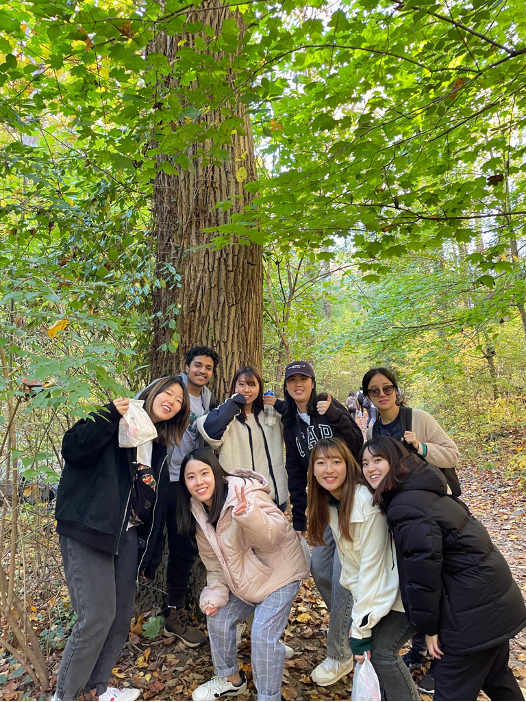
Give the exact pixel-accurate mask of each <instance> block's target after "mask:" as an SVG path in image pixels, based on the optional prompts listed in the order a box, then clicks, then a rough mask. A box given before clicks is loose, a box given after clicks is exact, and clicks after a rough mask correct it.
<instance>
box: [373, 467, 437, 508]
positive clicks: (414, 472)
mask: <svg viewBox="0 0 526 702" xmlns="http://www.w3.org/2000/svg"><path fill="white" fill-rule="evenodd" d="M402 463H403V465H404V466H405V467H406V468H407V469H408V470H409V473H408V474H407V476H406V478H405V480H404V482H403V483H401V484H400V486H399V487H398V488H397V489H396V490H390V491H388V492H384V493H383V495H382V498H383V503H384V506H385V507H386V508H387V507H388V506H389V505H390V504H391V502H392V500H393V498H394V496H395V495H397V494H398V493H401V492H411V491H412V490H424V491H426V492H434V493H435V494H436V495H447V480H446V479H445V477H444V474H443V473H442V471H441V470H440V468H437V467H436V466H434V465H432V464H431V463H427V461H423V460H422V459H421V458H420V457H419V456H417V455H416V454H415V453H411V454H409V456H408V457H407V458H406V459H405V460H404V461H402Z"/></svg>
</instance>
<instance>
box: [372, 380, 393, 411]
mask: <svg viewBox="0 0 526 702" xmlns="http://www.w3.org/2000/svg"><path fill="white" fill-rule="evenodd" d="M392 384H393V383H392V382H391V381H390V380H389V378H386V377H385V375H382V373H377V374H376V375H373V377H372V378H371V382H370V383H369V387H368V388H367V393H368V394H369V393H370V391H371V390H373V389H374V388H378V389H379V390H380V395H379V397H371V395H370V394H369V399H370V400H371V402H372V403H373V405H374V406H375V407H376V409H377V410H379V411H380V412H385V411H388V410H390V409H391V408H392V407H394V406H395V405H396V388H395V390H394V391H393V392H392V393H391V395H386V394H385V392H384V391H383V388H384V386H385V387H386V386H388V385H392Z"/></svg>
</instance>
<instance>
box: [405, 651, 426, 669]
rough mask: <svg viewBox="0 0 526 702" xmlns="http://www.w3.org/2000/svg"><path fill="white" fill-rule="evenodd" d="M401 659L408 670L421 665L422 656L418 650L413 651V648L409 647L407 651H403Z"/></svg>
mask: <svg viewBox="0 0 526 702" xmlns="http://www.w3.org/2000/svg"><path fill="white" fill-rule="evenodd" d="M402 660H403V661H404V663H405V664H406V666H407V667H408V668H409V670H413V669H414V668H421V667H422V656H421V655H420V654H419V653H418V651H415V650H414V649H411V650H410V651H408V652H407V653H404V655H403V656H402Z"/></svg>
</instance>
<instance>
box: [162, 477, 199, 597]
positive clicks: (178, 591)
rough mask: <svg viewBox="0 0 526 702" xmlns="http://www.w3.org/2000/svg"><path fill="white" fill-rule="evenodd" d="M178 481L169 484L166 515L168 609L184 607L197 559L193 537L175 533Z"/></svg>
mask: <svg viewBox="0 0 526 702" xmlns="http://www.w3.org/2000/svg"><path fill="white" fill-rule="evenodd" d="M178 492H179V481H174V482H171V483H170V488H169V492H168V514H167V517H166V529H167V531H168V547H169V552H170V555H169V557H168V567H167V568H166V589H167V591H168V607H177V608H178V609H179V608H182V607H184V602H185V599H186V591H187V590H188V583H189V582H190V575H191V573H192V567H193V565H194V562H195V559H196V557H197V553H198V550H197V541H196V540H195V537H193V536H181V535H180V534H179V533H178V531H177V520H176V516H175V511H176V508H177V494H178Z"/></svg>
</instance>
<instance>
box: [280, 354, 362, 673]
mask: <svg viewBox="0 0 526 702" xmlns="http://www.w3.org/2000/svg"><path fill="white" fill-rule="evenodd" d="M283 390H284V397H285V399H284V400H280V401H278V402H276V405H275V407H276V410H277V411H278V412H279V413H280V414H281V415H282V417H283V425H284V428H283V438H284V441H285V449H286V468H287V475H288V481H289V492H290V501H291V503H292V522H293V526H294V529H295V530H296V532H297V534H298V536H300V538H301V537H302V536H303V535H304V532H305V530H306V525H307V518H306V514H305V512H306V509H307V469H308V466H309V458H310V452H311V448H312V447H313V446H314V444H316V443H317V442H318V441H319V440H320V439H325V438H328V437H331V436H336V437H338V438H340V439H342V440H343V441H344V442H345V443H346V444H347V446H348V447H349V449H350V450H351V452H352V454H353V456H354V457H355V458H357V457H358V455H359V453H360V448H361V446H362V444H363V435H362V432H361V429H360V428H359V426H358V425H357V424H356V422H355V421H354V419H353V418H352V417H351V415H350V414H349V412H348V411H347V410H346V409H345V407H344V406H343V405H341V404H340V403H339V402H338V401H337V400H334V399H333V398H332V396H331V394H330V393H329V394H327V393H322V394H321V395H317V394H316V379H315V377H314V371H313V370H312V366H311V365H310V364H309V363H307V362H305V361H294V362H293V363H289V365H288V366H287V367H286V368H285V383H284V387H283ZM324 541H325V544H326V545H325V546H317V547H315V548H313V550H312V563H311V571H312V575H313V577H314V581H315V582H316V586H317V587H318V590H319V591H320V594H321V596H322V597H323V599H324V601H325V604H326V605H327V608H328V609H329V611H330V612H331V620H330V624H329V630H328V632H327V658H326V659H325V660H324V661H323V662H322V663H320V665H318V666H317V667H316V668H315V670H313V671H312V674H311V677H312V679H313V680H314V682H316V683H317V684H318V685H322V686H327V685H332V684H333V683H335V682H337V681H338V680H340V678H342V677H343V676H344V675H347V674H348V673H350V672H351V670H352V668H353V657H352V653H351V649H350V646H349V628H350V622H351V612H352V595H351V593H350V591H349V590H347V589H346V588H344V587H343V586H342V585H340V571H341V565H340V561H339V558H338V552H337V549H336V544H335V542H334V538H333V536H332V532H331V529H330V527H329V528H328V529H327V531H326V533H325V534H324Z"/></svg>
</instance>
